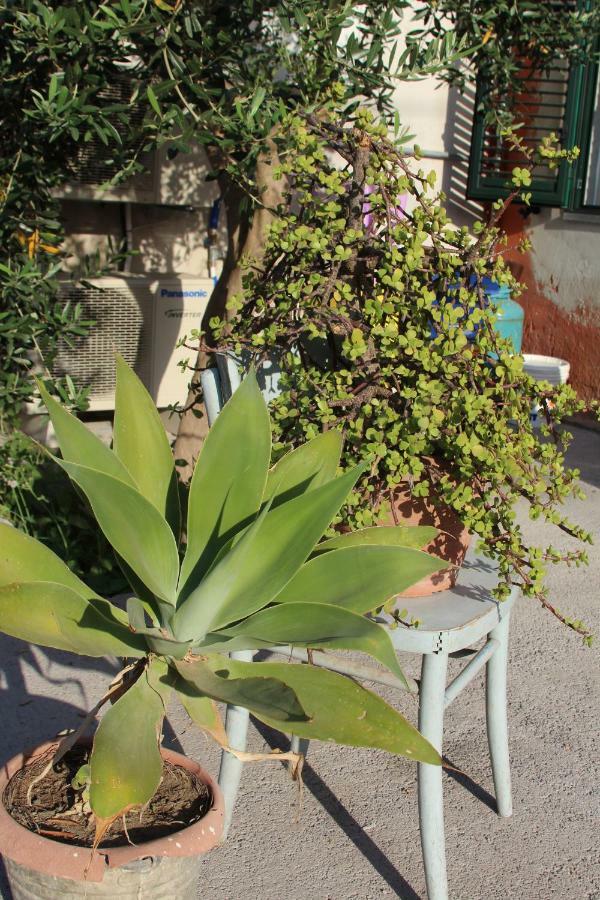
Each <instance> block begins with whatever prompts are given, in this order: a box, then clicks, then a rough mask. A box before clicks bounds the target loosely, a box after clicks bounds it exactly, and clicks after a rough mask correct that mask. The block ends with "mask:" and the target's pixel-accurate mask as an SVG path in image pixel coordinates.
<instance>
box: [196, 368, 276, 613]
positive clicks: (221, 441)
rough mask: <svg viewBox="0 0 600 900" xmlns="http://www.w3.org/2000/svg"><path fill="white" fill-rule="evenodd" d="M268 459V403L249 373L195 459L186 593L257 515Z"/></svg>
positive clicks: (223, 410) (226, 405) (269, 442)
mask: <svg viewBox="0 0 600 900" xmlns="http://www.w3.org/2000/svg"><path fill="white" fill-rule="evenodd" d="M270 458H271V428H270V424H269V414H268V411H267V406H266V403H265V401H264V399H263V396H262V394H261V392H260V389H259V387H258V383H257V381H256V376H255V374H254V372H251V373H250V374H249V375H248V376H247V377H246V378H245V379H244V381H243V382H242V383H241V385H240V387H239V388H238V389H237V391H235V393H234V394H233V396H232V397H231V399H230V400H229V401H228V402H227V403H226V404H225V406H224V407H223V409H222V411H221V412H220V413H219V416H218V418H217V421H216V422H215V424H214V425H213V427H212V428H211V429H210V431H209V433H208V437H207V438H206V441H205V442H204V446H203V448H202V451H201V453H200V458H199V460H198V462H197V463H196V468H195V470H194V474H193V476H192V482H191V485H190V494H189V500H188V519H187V540H188V544H187V549H186V553H185V558H184V560H183V564H182V567H181V577H180V581H179V588H180V593H181V595H182V596H186V595H188V594H189V593H190V592H191V590H193V588H195V587H196V585H197V584H198V583H199V581H200V579H201V578H202V577H203V575H204V574H205V573H206V571H207V569H208V568H209V566H210V564H211V562H212V561H213V559H214V558H215V556H216V555H217V553H218V552H219V549H220V548H221V547H222V545H223V544H225V543H227V541H228V540H229V539H230V537H231V536H232V534H234V533H235V532H236V531H237V530H238V529H239V528H240V527H243V526H244V525H246V524H248V523H249V522H250V521H251V520H252V517H253V516H254V515H256V513H257V511H258V509H259V506H260V501H261V499H262V495H263V492H264V489H265V481H266V478H267V471H268V468H269V460H270Z"/></svg>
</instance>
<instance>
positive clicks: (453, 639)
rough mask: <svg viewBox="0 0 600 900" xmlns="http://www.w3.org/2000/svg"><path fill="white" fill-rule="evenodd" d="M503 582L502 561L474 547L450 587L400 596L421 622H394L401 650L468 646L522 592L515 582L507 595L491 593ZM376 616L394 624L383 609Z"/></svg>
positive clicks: (436, 650)
mask: <svg viewBox="0 0 600 900" xmlns="http://www.w3.org/2000/svg"><path fill="white" fill-rule="evenodd" d="M497 583H498V569H497V566H496V565H495V564H494V563H493V562H492V561H491V560H490V559H488V558H486V557H483V556H480V555H477V554H476V553H475V551H474V550H471V549H469V551H468V552H467V555H466V557H465V561H464V563H463V565H462V568H461V570H460V573H459V576H458V579H457V583H456V585H455V587H454V588H452V589H451V590H448V591H439V592H438V593H436V594H430V595H429V596H427V597H407V598H402V599H401V600H400V601H399V606H400V608H401V609H402V610H406V615H405V617H404V618H406V619H407V620H408V621H411V620H413V619H418V620H419V623H420V624H419V626H418V627H415V628H405V627H403V626H402V625H399V626H397V627H395V628H392V629H391V631H390V636H391V638H392V643H393V644H394V647H395V649H396V650H402V651H406V652H409V653H453V652H455V651H457V650H462V649H463V648H465V647H469V646H470V645H471V644H473V643H475V641H478V640H479V639H480V638H482V637H484V636H485V635H487V634H489V632H490V631H491V630H492V629H493V628H494V627H495V626H496V625H497V624H498V622H499V621H500V620H501V619H502V618H504V616H506V615H508V613H509V612H510V609H511V607H512V605H513V603H514V601H515V599H516V597H517V595H518V593H519V591H518V588H516V587H514V588H513V589H512V591H511V594H510V596H509V597H507V599H506V600H502V601H498V600H495V599H494V598H493V597H492V596H491V592H492V590H493V589H494V588H495V587H496V585H497ZM377 621H379V622H382V623H386V624H393V622H394V620H393V618H392V616H389V615H386V614H382V615H381V616H378V617H377Z"/></svg>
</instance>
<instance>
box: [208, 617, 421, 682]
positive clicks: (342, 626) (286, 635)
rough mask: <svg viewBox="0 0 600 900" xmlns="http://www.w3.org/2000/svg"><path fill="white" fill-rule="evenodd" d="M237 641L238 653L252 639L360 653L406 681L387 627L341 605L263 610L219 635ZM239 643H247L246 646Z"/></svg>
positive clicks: (246, 647) (247, 646)
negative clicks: (228, 636)
mask: <svg viewBox="0 0 600 900" xmlns="http://www.w3.org/2000/svg"><path fill="white" fill-rule="evenodd" d="M219 634H220V635H230V636H231V637H234V638H238V644H236V650H245V649H248V650H251V649H254V647H255V644H254V643H253V638H258V639H259V640H260V641H261V642H264V641H268V642H269V643H270V644H272V645H275V644H280V645H281V644H284V645H287V644H293V645H294V646H295V647H321V648H330V649H338V650H358V651H360V652H362V653H368V654H369V655H370V656H372V657H373V659H376V660H378V661H379V662H380V663H382V664H383V665H384V666H387V668H388V669H390V671H392V672H393V673H394V675H396V676H397V677H398V678H399V679H401V680H402V681H404V683H405V684H406V682H405V679H404V673H403V672H402V669H401V668H400V665H399V663H398V659H397V657H396V652H395V650H394V647H393V645H392V641H391V640H390V636H389V634H388V632H387V631H386V629H385V628H383V627H382V626H381V625H378V624H377V623H376V622H373V621H371V620H370V619H366V618H365V617H364V616H361V615H357V614H356V613H354V612H351V611H350V610H348V609H342V608H340V607H339V606H329V605H327V604H326V603H283V604H281V605H280V606H272V607H269V608H268V609H261V610H260V611H259V612H257V613H254V615H252V616H249V618H247V619H244V621H243V622H240V623H239V624H238V625H234V626H233V627H232V628H226V629H224V630H223V631H221V632H219ZM239 640H242V641H243V640H246V641H247V643H246V645H245V646H244V645H243V643H242V644H240V643H239Z"/></svg>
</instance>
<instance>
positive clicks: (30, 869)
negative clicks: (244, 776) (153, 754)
mask: <svg viewBox="0 0 600 900" xmlns="http://www.w3.org/2000/svg"><path fill="white" fill-rule="evenodd" d="M56 746H57V742H56V741H50V742H47V743H45V744H42V745H41V746H40V747H37V748H36V749H35V750H34V751H33V752H32V753H28V754H24V753H21V754H19V755H18V756H15V757H13V759H11V760H10V761H9V762H8V763H6V764H5V765H4V766H3V767H2V769H1V770H0V796H1V797H2V803H1V804H0V854H1V855H2V858H3V860H4V864H5V867H6V872H7V875H8V879H9V882H10V886H11V891H12V897H13V900H56V898H57V897H60V898H61V900H75V898H82V897H86V898H88V897H89V898H93V897H105V898H114V900H116V898H120V900H137V898H139V897H143V898H144V900H146V898H147V900H159V898H160V900H167V898H168V900H189V898H190V897H193V896H195V893H196V879H197V875H198V870H199V867H200V855H201V854H203V853H206V852H207V851H208V850H211V849H212V848H213V847H214V846H215V845H216V844H217V843H218V842H219V840H220V838H221V834H222V831H223V815H224V801H223V795H222V793H221V790H220V788H219V786H218V784H217V783H216V782H215V781H214V780H213V779H212V777H211V776H210V775H209V774H208V773H207V772H205V771H204V770H203V769H202V768H201V767H200V766H199V765H198V764H197V763H196V762H194V761H193V760H191V759H188V758H187V757H186V756H183V755H182V754H180V753H174V752H173V751H171V750H165V749H163V750H162V755H163V758H164V759H165V760H167V761H168V762H171V763H173V764H175V765H178V766H181V767H182V768H185V769H187V770H188V771H190V772H193V773H194V774H195V775H197V776H198V777H199V778H200V779H201V780H202V781H203V782H205V784H207V785H208V787H209V788H210V790H211V792H212V797H213V802H212V807H211V809H210V810H209V811H208V813H207V814H206V815H205V816H204V817H203V818H202V819H200V821H198V822H195V823H194V824H193V825H190V826H188V827H187V828H183V829H182V830H181V831H177V832H175V833H174V834H171V835H169V836H167V837H162V838H158V839H155V840H151V841H148V842H146V843H144V844H139V845H136V846H133V845H128V846H124V847H110V848H102V847H100V849H99V850H97V851H96V852H95V853H93V854H92V851H91V849H90V848H89V847H82V846H77V845H75V844H66V843H61V842H59V841H54V840H51V839H50V838H46V837H42V836H41V835H39V834H35V833H34V832H33V831H29V830H28V829H27V828H24V827H23V826H22V825H19V824H18V822H16V821H15V820H14V819H13V818H12V817H11V816H10V815H9V813H8V812H7V811H6V809H5V807H4V791H5V788H6V785H7V783H8V781H9V780H10V778H11V777H12V776H13V775H14V774H15V773H16V772H18V771H19V770H20V769H22V768H23V767H25V766H27V765H28V764H30V763H31V762H32V761H33V760H34V759H35V758H36V757H38V756H40V755H43V754H44V753H46V752H47V751H48V750H50V749H51V748H52V747H56Z"/></svg>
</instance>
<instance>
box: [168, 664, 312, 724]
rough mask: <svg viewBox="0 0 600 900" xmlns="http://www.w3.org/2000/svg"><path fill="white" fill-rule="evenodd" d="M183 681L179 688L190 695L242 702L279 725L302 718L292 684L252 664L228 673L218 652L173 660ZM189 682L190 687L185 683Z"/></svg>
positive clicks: (301, 709) (228, 670)
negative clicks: (241, 669)
mask: <svg viewBox="0 0 600 900" xmlns="http://www.w3.org/2000/svg"><path fill="white" fill-rule="evenodd" d="M173 665H174V666H175V668H176V670H177V672H178V673H179V675H180V676H181V679H182V680H183V682H184V683H180V682H178V690H179V692H180V693H182V692H183V693H185V692H186V690H188V691H189V692H190V694H191V696H196V695H198V694H202V695H204V696H206V697H210V698H211V699H213V700H219V701H221V702H222V703H231V704H233V705H234V706H244V707H246V709H249V710H250V712H252V713H255V714H256V715H259V714H261V715H267V716H269V717H270V718H271V719H272V720H273V721H274V722H278V723H279V726H278V727H280V728H281V724H282V722H286V723H289V722H296V721H298V720H301V719H304V718H305V715H304V710H303V708H302V706H301V704H300V703H299V701H298V698H297V697H296V693H295V691H294V690H293V688H291V687H288V685H287V684H286V683H285V682H283V681H281V680H280V679H278V678H271V677H269V676H268V675H267V673H263V672H261V671H259V670H256V671H254V668H253V667H254V664H253V663H249V666H250V668H249V669H245V670H244V671H243V672H241V673H240V674H239V676H234V677H230V676H231V660H230V659H228V658H227V657H226V656H221V655H220V654H217V653H215V654H208V655H207V656H203V657H202V658H198V659H195V660H193V661H189V660H184V661H179V660H177V661H175V662H174V663H173ZM188 685H189V687H188Z"/></svg>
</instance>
